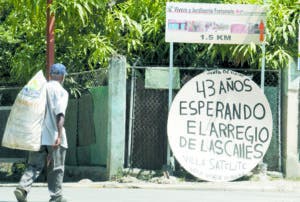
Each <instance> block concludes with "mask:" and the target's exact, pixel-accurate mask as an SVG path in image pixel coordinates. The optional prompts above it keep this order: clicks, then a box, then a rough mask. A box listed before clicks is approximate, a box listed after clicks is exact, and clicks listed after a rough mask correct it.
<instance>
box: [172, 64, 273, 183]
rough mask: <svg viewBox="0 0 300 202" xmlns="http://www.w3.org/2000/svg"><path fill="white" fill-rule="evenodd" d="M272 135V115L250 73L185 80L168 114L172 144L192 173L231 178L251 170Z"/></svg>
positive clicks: (216, 72) (205, 177)
mask: <svg viewBox="0 0 300 202" xmlns="http://www.w3.org/2000/svg"><path fill="white" fill-rule="evenodd" d="M271 137H272V113H271V109H270V106H269V103H268V101H267V99H266V97H265V95H264V93H263V92H262V91H261V89H260V88H259V87H258V86H257V85H256V84H255V83H254V82H253V81H252V80H251V79H250V78H249V77H247V76H245V75H242V74H240V73H237V72H234V71H231V70H225V69H224V70H213V71H208V72H204V73H202V74H199V75H198V76H196V77H194V78H193V79H191V80H190V81H189V82H187V83H186V84H185V85H184V86H183V87H182V88H181V90H180V91H179V92H178V94H177V95H176V97H175V98H174V100H173V103H172V106H171V109H170V112H169V117H168V138H169V144H170V147H171V149H172V152H173V154H174V155H175V158H176V159H177V160H178V162H179V163H180V164H181V165H182V166H183V167H184V168H185V169H186V170H187V171H188V172H189V173H191V174H192V175H194V176H196V177H198V178H200V179H203V180H207V181H232V180H235V179H237V178H239V177H242V176H243V175H245V174H247V173H248V172H249V171H251V170H252V169H253V168H254V167H255V166H256V165H257V164H258V163H259V162H260V161H261V160H262V159H263V156H264V155H265V153H266V151H267V149H268V147H269V144H270V141H271Z"/></svg>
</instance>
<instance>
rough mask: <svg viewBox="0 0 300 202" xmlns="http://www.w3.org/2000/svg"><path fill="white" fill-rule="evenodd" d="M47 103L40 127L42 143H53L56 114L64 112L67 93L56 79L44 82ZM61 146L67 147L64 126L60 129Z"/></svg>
mask: <svg viewBox="0 0 300 202" xmlns="http://www.w3.org/2000/svg"><path fill="white" fill-rule="evenodd" d="M46 91H47V104H46V115H45V120H44V124H43V129H42V145H54V144H55V141H56V139H57V136H58V130H57V121H56V115H58V114H63V115H65V113H66V108H67V105H68V99H69V94H68V92H67V91H66V90H65V89H64V88H63V87H62V86H61V84H60V83H59V82H58V81H53V80H52V81H49V82H48V83H47V84H46ZM61 146H62V147H64V148H68V143H67V137H66V131H65V128H63V130H62V137H61Z"/></svg>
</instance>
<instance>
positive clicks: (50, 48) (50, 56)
mask: <svg viewBox="0 0 300 202" xmlns="http://www.w3.org/2000/svg"><path fill="white" fill-rule="evenodd" d="M51 4H52V0H47V27H46V33H47V34H46V35H47V61H46V76H47V80H49V77H50V67H51V65H52V64H54V23H55V16H54V14H51V12H50V6H51Z"/></svg>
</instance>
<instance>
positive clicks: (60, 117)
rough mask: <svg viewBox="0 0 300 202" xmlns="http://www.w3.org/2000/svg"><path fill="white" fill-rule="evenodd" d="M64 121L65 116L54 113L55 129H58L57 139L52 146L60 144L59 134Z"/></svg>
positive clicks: (60, 134)
mask: <svg viewBox="0 0 300 202" xmlns="http://www.w3.org/2000/svg"><path fill="white" fill-rule="evenodd" d="M64 123H65V116H64V115H63V114H62V113H60V114H57V115H56V125H57V130H58V136H57V139H56V141H55V143H54V145H53V146H54V147H58V146H59V145H60V144H61V136H62V131H63V127H64Z"/></svg>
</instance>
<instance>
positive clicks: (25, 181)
mask: <svg viewBox="0 0 300 202" xmlns="http://www.w3.org/2000/svg"><path fill="white" fill-rule="evenodd" d="M46 155H47V152H46V147H43V146H42V147H41V150H40V151H38V152H29V158H28V165H27V168H26V170H25V172H24V174H23V175H22V177H21V180H20V182H19V186H18V187H17V189H16V190H15V191H14V193H15V196H16V198H17V200H18V201H20V202H23V201H26V197H27V193H28V192H29V191H30V188H31V186H32V183H33V182H34V181H35V180H36V179H37V178H38V177H39V175H40V173H41V171H42V170H43V167H44V163H45V157H46Z"/></svg>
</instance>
